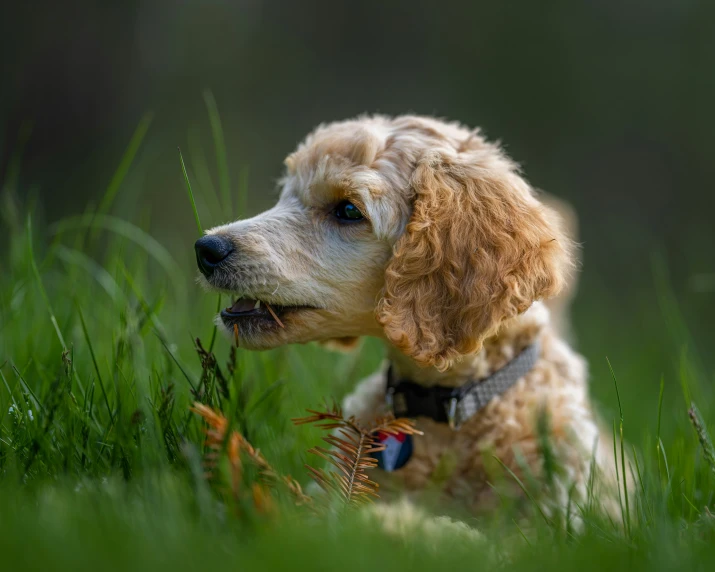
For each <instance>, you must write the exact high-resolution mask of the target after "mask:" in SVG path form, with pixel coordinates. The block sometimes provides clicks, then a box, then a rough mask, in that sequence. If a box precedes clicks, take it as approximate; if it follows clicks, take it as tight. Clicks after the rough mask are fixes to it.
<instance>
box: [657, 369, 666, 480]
mask: <svg viewBox="0 0 715 572" xmlns="http://www.w3.org/2000/svg"><path fill="white" fill-rule="evenodd" d="M664 392H665V378H664V377H663V375H661V376H660V394H659V395H658V426H657V428H656V432H655V442H656V444H655V452H656V456H657V459H658V477H659V478H660V481H661V482H663V475H662V473H661V465H660V458H661V455H660V453H661V447H662V446H663V442H662V441H661V440H660V420H661V418H662V417H663V393H664Z"/></svg>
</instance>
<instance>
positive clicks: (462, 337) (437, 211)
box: [377, 145, 570, 370]
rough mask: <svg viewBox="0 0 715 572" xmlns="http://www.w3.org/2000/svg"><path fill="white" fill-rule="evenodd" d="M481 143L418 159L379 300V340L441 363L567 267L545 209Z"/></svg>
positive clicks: (543, 294)
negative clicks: (407, 216) (406, 215)
mask: <svg viewBox="0 0 715 572" xmlns="http://www.w3.org/2000/svg"><path fill="white" fill-rule="evenodd" d="M480 147H481V148H478V149H475V150H466V151H460V150H459V149H454V148H442V149H440V148H438V149H430V150H429V151H428V152H427V153H425V156H424V157H423V158H421V159H420V161H419V162H418V164H417V166H416V168H415V171H414V173H413V175H412V177H411V180H410V186H411V188H412V189H413V190H414V194H415V199H414V207H413V214H412V218H411V220H410V223H409V224H408V226H407V229H406V231H405V234H404V235H403V237H402V238H401V239H400V240H399V241H398V243H397V245H396V247H395V252H394V254H393V257H392V260H391V261H390V264H389V265H388V267H387V269H386V271H385V288H384V291H383V297H382V299H381V300H380V302H379V303H378V306H377V316H378V321H379V322H380V323H381V324H382V325H383V327H384V328H385V334H386V336H387V338H388V339H389V340H390V341H391V342H392V343H393V344H394V345H395V346H396V347H398V348H399V349H400V350H402V351H403V352H404V353H406V354H408V355H410V356H412V357H413V358H414V359H415V361H417V362H418V363H420V364H422V365H435V366H436V367H437V368H438V369H440V370H444V369H446V368H447V367H449V365H450V364H451V363H452V362H453V361H454V360H455V359H456V358H458V357H459V356H460V355H464V354H471V353H474V352H476V351H478V350H479V349H480V348H481V345H482V342H483V341H484V339H485V338H487V337H489V336H490V335H493V334H494V333H495V332H496V330H497V328H498V327H499V325H500V324H502V323H503V322H504V321H505V320H508V319H509V318H513V317H514V316H516V315H518V314H521V313H522V312H524V311H525V310H526V309H527V308H529V306H531V304H532V303H533V302H534V301H535V300H538V299H541V298H547V297H551V296H554V295H556V294H557V293H558V292H559V291H560V289H561V288H562V286H563V283H564V281H565V278H566V272H567V271H568V269H569V267H570V255H569V250H570V241H569V240H568V239H567V238H566V237H565V236H563V234H562V233H561V232H560V230H559V227H558V225H557V224H556V221H555V220H554V217H553V214H552V213H550V212H548V211H547V209H546V207H544V206H543V205H541V204H539V203H538V202H537V201H536V200H535V199H534V197H533V196H532V193H531V190H530V188H529V187H528V185H527V184H526V183H525V182H524V181H523V180H522V179H521V178H520V177H519V176H518V175H517V174H516V170H515V168H514V165H513V164H512V163H511V162H510V161H508V160H507V159H506V158H505V157H504V156H503V155H502V154H501V153H500V152H499V150H498V148H496V147H495V146H491V145H481V146H480Z"/></svg>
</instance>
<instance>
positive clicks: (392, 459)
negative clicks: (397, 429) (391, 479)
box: [372, 432, 412, 472]
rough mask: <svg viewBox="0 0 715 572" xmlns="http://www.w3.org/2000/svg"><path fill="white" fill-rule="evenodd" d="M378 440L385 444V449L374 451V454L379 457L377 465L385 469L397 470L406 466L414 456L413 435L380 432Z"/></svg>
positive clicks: (388, 470) (389, 470) (376, 457)
mask: <svg viewBox="0 0 715 572" xmlns="http://www.w3.org/2000/svg"><path fill="white" fill-rule="evenodd" d="M377 440H378V441H379V442H380V443H381V444H382V445H385V450H384V451H378V452H377V453H372V456H373V457H374V458H375V459H377V466H378V467H380V468H381V469H383V470H384V471H387V472H392V471H396V470H397V469H400V468H402V467H404V466H405V464H406V463H407V461H409V460H410V457H412V435H406V434H404V433H398V434H397V435H388V434H387V433H382V432H380V433H378V435H377Z"/></svg>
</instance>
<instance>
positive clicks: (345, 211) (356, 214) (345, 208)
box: [333, 201, 365, 222]
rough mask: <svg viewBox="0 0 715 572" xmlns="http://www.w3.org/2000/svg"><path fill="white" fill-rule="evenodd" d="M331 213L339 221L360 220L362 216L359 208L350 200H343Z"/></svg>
mask: <svg viewBox="0 0 715 572" xmlns="http://www.w3.org/2000/svg"><path fill="white" fill-rule="evenodd" d="M333 214H334V215H335V216H336V217H337V218H338V219H339V220H341V221H346V222H355V221H358V220H362V219H363V218H365V217H363V216H362V213H361V212H360V209H359V208H357V207H356V206H355V205H354V204H352V203H351V202H350V201H343V202H342V203H340V204H339V205H338V206H337V207H335V210H334V211H333Z"/></svg>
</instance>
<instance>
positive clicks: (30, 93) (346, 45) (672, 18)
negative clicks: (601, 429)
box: [0, 0, 715, 399]
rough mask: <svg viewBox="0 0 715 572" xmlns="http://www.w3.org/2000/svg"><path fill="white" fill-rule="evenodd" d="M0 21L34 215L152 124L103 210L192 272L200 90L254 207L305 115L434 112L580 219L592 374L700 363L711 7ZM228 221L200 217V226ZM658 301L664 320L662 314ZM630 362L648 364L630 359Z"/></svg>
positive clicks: (259, 10)
mask: <svg viewBox="0 0 715 572" xmlns="http://www.w3.org/2000/svg"><path fill="white" fill-rule="evenodd" d="M0 10H1V11H2V12H1V14H2V16H1V17H0V21H1V22H2V23H1V24H0V27H1V30H0V32H1V33H0V50H1V51H0V53H1V54H2V74H1V75H0V81H1V82H2V87H0V135H1V137H2V139H1V141H2V143H1V144H0V179H1V178H2V176H5V175H6V173H7V171H8V168H9V166H10V165H11V164H12V161H11V160H10V157H12V156H13V153H14V154H15V155H17V153H18V149H19V147H20V145H21V144H22V141H23V139H24V138H25V136H26V135H28V133H29V136H28V137H27V143H26V145H25V148H24V152H23V156H22V160H21V163H20V169H19V183H18V188H19V189H24V190H25V191H26V192H28V193H29V192H30V191H32V192H33V193H35V194H34V195H33V196H36V197H38V198H39V201H38V203H39V208H40V209H41V212H42V216H43V217H44V219H45V220H46V221H48V222H52V221H53V220H56V219H58V218H60V217H62V216H66V215H68V214H72V213H76V212H81V211H82V210H84V209H85V208H86V207H87V205H88V204H89V203H95V204H96V203H97V202H99V200H100V199H101V197H102V195H103V194H104V191H105V189H106V187H107V185H108V183H109V180H110V179H111V177H112V173H113V172H114V169H115V168H116V166H117V164H118V163H119V161H120V159H121V156H122V154H123V152H124V149H125V148H126V146H127V144H128V141H129V140H130V138H131V136H132V133H133V132H134V130H135V128H136V126H137V124H138V123H139V121H140V119H141V118H142V117H143V116H144V114H145V113H147V112H152V113H153V121H152V123H151V125H150V128H149V131H148V134H147V137H146V139H145V141H144V143H143V145H142V147H141V150H140V152H139V154H138V155H137V159H136V162H135V164H134V166H133V168H132V170H131V172H130V174H129V176H128V178H127V179H126V180H125V182H124V183H123V185H122V188H121V189H120V192H119V195H118V198H117V204H116V205H115V212H117V213H121V214H122V216H126V217H129V218H134V219H135V220H139V219H142V220H147V219H148V220H150V223H149V224H150V226H151V230H152V233H153V234H154V235H155V236H156V237H157V238H158V239H159V240H160V241H161V242H162V243H164V244H166V245H167V246H169V247H170V249H171V250H172V252H174V253H176V256H177V257H178V258H179V259H180V260H181V261H182V262H183V263H186V264H187V267H188V265H190V264H191V258H192V253H191V247H190V246H191V243H192V241H193V239H194V238H195V228H194V224H193V215H192V213H191V209H190V207H189V205H188V201H187V198H186V194H185V189H184V187H183V180H182V176H181V171H180V168H179V163H178V157H177V151H176V147H177V145H180V146H181V147H182V149H184V148H186V149H188V154H193V155H195V154H196V153H204V154H205V156H206V157H207V164H209V165H210V166H211V168H212V172H211V176H212V177H213V180H214V181H216V177H217V176H218V174H217V173H216V170H215V169H214V168H213V166H214V165H215V159H214V148H213V144H212V139H211V129H210V125H209V121H208V118H207V113H206V107H205V104H204V98H203V93H204V91H205V90H206V89H210V90H211V92H212V93H213V95H214V97H215V100H216V102H217V105H218V109H219V111H220V114H221V119H222V123H223V129H224V134H225V138H226V146H227V153H228V159H229V161H228V162H229V165H228V168H229V177H230V183H231V185H232V188H235V187H236V185H238V181H239V179H240V178H241V177H242V176H244V175H245V173H247V172H248V171H247V170H246V169H249V170H250V176H249V178H248V181H249V183H248V188H249V190H250V196H249V202H248V212H249V213H255V212H257V211H258V210H260V209H262V208H264V207H265V206H267V205H268V204H269V203H270V202H272V201H273V200H274V198H275V196H276V189H275V182H274V181H275V179H276V178H277V177H278V176H280V174H281V168H282V164H281V161H282V159H283V157H284V156H285V155H286V154H287V153H288V152H290V151H291V150H292V149H293V148H294V146H295V145H296V143H297V142H298V141H299V140H300V139H301V138H302V137H303V136H304V135H305V134H306V132H308V131H309V130H310V129H311V128H313V127H314V126H315V125H316V124H318V123H320V122H325V121H331V120H335V119H342V118H347V117H350V116H354V115H356V114H359V113H363V112H380V113H387V114H399V113H405V112H416V113H423V114H430V115H437V116H442V117H447V118H450V119H455V120H459V121H462V122H464V123H466V124H468V125H470V126H481V127H482V128H483V130H484V131H485V133H486V134H487V136H488V137H490V138H492V139H499V140H501V141H503V142H504V144H505V146H506V148H507V150H508V152H509V153H510V154H511V155H512V156H513V158H514V159H515V160H517V161H518V162H520V163H521V164H522V165H523V167H524V169H525V172H526V175H527V178H528V179H529V180H530V181H531V182H532V184H534V185H535V186H536V187H539V188H542V189H544V190H546V191H548V192H550V193H552V194H554V195H556V196H558V197H562V198H564V199H566V200H568V201H569V202H571V204H573V205H574V207H575V208H576V210H577V211H578V213H579V219H580V240H581V242H582V243H583V273H582V277H581V285H580V294H579V297H578V299H577V302H576V306H575V314H574V319H575V322H576V324H575V327H576V332H577V337H578V340H579V343H580V345H581V347H582V350H583V351H584V352H585V353H586V355H587V356H588V357H589V358H591V361H592V370H593V371H594V376H595V377H596V378H598V377H599V376H601V377H603V375H605V359H604V356H605V355H606V354H608V355H610V356H612V357H613V356H615V357H616V358H617V361H618V364H617V365H618V367H617V370H618V371H620V375H621V376H622V377H626V378H627V377H628V376H629V375H638V376H647V377H648V379H652V383H653V386H654V387H656V386H657V382H658V378H659V377H660V373H661V372H664V371H665V372H666V373H667V372H674V371H675V372H677V367H678V366H677V363H676V362H677V359H678V356H680V355H682V352H683V351H685V352H697V351H699V352H700V355H701V359H702V360H703V361H701V362H700V363H701V365H702V368H703V371H708V372H709V371H712V365H713V363H714V360H713V359H711V358H710V354H709V353H708V350H709V349H710V348H711V347H712V342H713V341H715V336H713V328H712V324H713V322H714V321H715V256H714V255H713V245H715V224H713V211H714V210H715V192H714V189H713V181H715V160H714V159H713V155H714V154H715V144H714V138H715V105H714V102H715V2H712V1H708V0H678V1H677V2H676V1H672V0H632V1H631V0H627V1H623V0H598V1H596V0H591V1H583V2H575V1H573V0H559V1H546V2H535V1H534V0H514V1H508V2H506V1H504V2H502V1H494V0H492V1H474V2H466V1H465V2H448V1H441V2H435V1H434V0H431V1H429V0H425V1H422V0H412V1H410V2H384V1H383V2H371V1H363V2H340V1H336V0H332V1H312V0H303V1H290V0H283V1H277V0H274V1H259V0H230V1H229V0H143V1H136V0H125V1H123V2H99V1H95V2H90V1H83V0H64V1H62V2H34V1H30V0H28V1H26V2H14V3H12V4H10V3H4V6H3V8H2V9H0ZM30 126H31V131H29V128H30ZM4 174H5V175H4ZM201 191H202V189H201V185H200V183H197V184H196V186H195V192H196V193H197V195H198V201H199V209H200V210H201V209H202V208H203V207H204V205H203V203H202V201H203V199H202V195H201ZM205 212H206V210H204V213H205ZM233 215H234V213H228V212H227V213H221V214H220V215H219V216H216V215H214V219H215V220H211V219H209V218H208V215H205V216H206V218H207V219H208V220H205V226H208V225H210V224H214V223H217V222H221V220H219V219H220V218H223V219H224V220H228V219H231V218H232V216H233ZM142 217H144V218H142ZM654 268H655V269H656V272H654ZM671 289H672V292H673V293H674V299H675V300H676V301H677V308H676V309H674V308H673V307H670V306H672V305H670V306H668V303H665V302H664V300H665V299H667V297H668V296H669V295H670V292H671ZM664 304H666V306H668V308H669V309H668V308H666V309H665V312H664ZM681 314H682V317H683V321H682V322H681V320H680V318H681ZM683 324H687V326H688V328H689V330H690V334H689V335H688V336H683V335H682V333H683V332H682V329H680V330H679V328H680V326H682V325H683ZM664 332H676V334H677V333H678V332H680V334H678V335H676V334H673V335H670V334H668V333H664ZM638 352H640V353H638ZM643 352H646V353H647V355H649V356H651V358H650V359H649V361H648V364H646V365H643V364H639V365H633V364H632V361H633V360H631V359H630V357H631V356H632V355H634V354H636V353H638V355H641V354H642V353H643ZM643 355H645V354H643ZM653 356H656V357H653ZM674 364H675V365H674ZM655 393H657V392H655ZM654 398H657V395H656V396H655V397H654ZM649 399H650V397H649Z"/></svg>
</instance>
